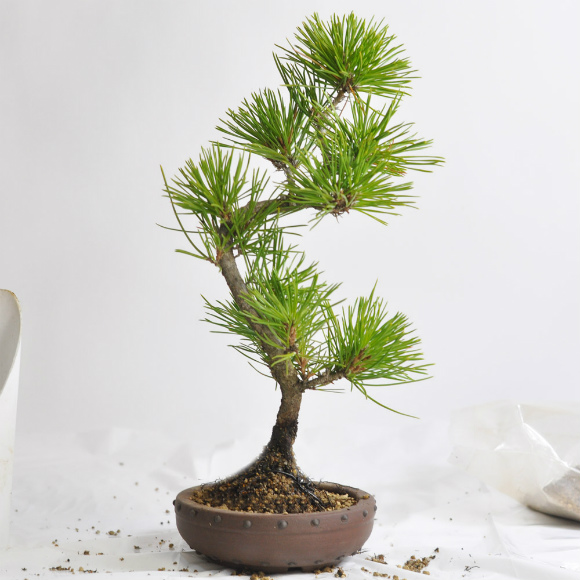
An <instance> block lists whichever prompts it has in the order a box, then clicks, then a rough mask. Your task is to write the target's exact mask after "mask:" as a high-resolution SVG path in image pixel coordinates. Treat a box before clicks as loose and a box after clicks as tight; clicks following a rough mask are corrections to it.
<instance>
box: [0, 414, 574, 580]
mask: <svg viewBox="0 0 580 580" xmlns="http://www.w3.org/2000/svg"><path fill="white" fill-rule="evenodd" d="M446 430H447V426H446V425H444V424H438V423H428V422H423V421H421V422H419V421H410V423H409V424H408V426H406V427H405V428H404V429H403V431H402V434H401V437H400V440H398V441H397V442H395V444H391V445H389V444H387V442H384V446H383V447H381V446H379V445H373V446H372V449H370V450H369V446H368V436H370V437H371V438H374V439H372V440H374V441H377V442H379V441H380V439H379V440H377V439H376V437H377V436H378V434H377V433H370V434H367V439H366V444H364V442H363V441H360V442H353V441H352V439H353V438H352V433H351V435H350V436H347V435H346V434H342V435H341V434H338V435H337V439H338V441H339V443H341V445H343V447H344V448H345V449H344V451H346V452H347V453H349V454H350V455H351V456H352V457H353V463H354V467H355V469H356V470H357V472H358V476H357V477H358V478H359V481H356V482H353V481H342V483H346V484H354V485H358V486H360V487H362V488H363V489H366V490H367V491H370V492H372V493H374V494H375V496H376V498H377V503H378V506H379V509H378V512H377V516H376V522H375V529H374V531H373V534H372V536H371V538H370V539H369V541H368V542H367V544H366V545H365V550H366V551H365V552H364V553H363V554H360V555H357V556H354V557H351V558H349V559H347V560H346V561H345V562H344V565H343V569H344V571H345V572H346V574H347V576H348V577H349V578H355V579H362V578H366V579H369V580H370V579H371V578H373V576H372V572H374V571H377V572H381V573H387V574H389V575H391V576H393V575H398V576H399V578H400V580H402V579H404V578H406V579H407V580H412V579H413V578H419V575H418V574H417V573H414V572H410V571H405V570H401V569H400V568H398V567H397V564H399V565H401V564H403V563H404V562H405V561H406V560H407V559H408V558H409V557H410V556H411V555H415V556H417V557H423V556H430V555H433V554H435V555H436V558H435V559H434V560H432V562H431V563H430V565H429V566H428V568H426V570H427V571H429V572H430V577H431V578H435V579H441V580H455V579H463V578H466V579H468V580H469V579H471V580H477V579H480V578H485V579H489V580H491V579H493V580H507V579H514V578H517V579H522V580H568V579H569V580H572V579H576V580H577V579H578V578H579V576H580V524H578V523H576V522H572V521H567V520H564V519H559V518H556V517H552V516H547V515H544V514H540V513H537V512H534V511H532V510H530V509H528V508H525V507H523V506H521V505H520V504H518V503H517V502H516V501H515V500H512V499H510V498H508V497H506V496H502V495H500V494H499V493H498V492H495V491H493V490H488V489H487V488H486V487H485V485H483V484H481V483H480V482H479V481H478V480H477V479H475V478H474V477H473V476H471V475H469V474H466V473H463V472H462V471H461V470H459V469H458V468H456V467H455V466H453V465H450V464H448V463H447V461H446V459H445V458H446V456H447V455H448V453H449V450H450V444H449V442H448V441H447V436H446ZM308 434H309V431H308V430H307V429H305V432H304V435H305V436H307V435H308ZM309 441H312V440H309ZM391 443H393V442H391ZM248 445H251V446H254V447H255V445H256V443H255V441H254V440H252V438H251V437H248V439H247V440H243V439H242V440H239V441H237V442H235V443H234V442H232V443H231V444H226V443H224V444H222V445H221V446H216V448H217V449H218V451H216V452H215V453H214V454H213V456H211V457H199V456H197V455H196V450H195V448H194V446H193V445H190V444H187V443H183V442H179V441H174V440H169V439H167V438H165V437H163V436H160V435H155V434H152V433H147V432H141V433H140V432H136V431H129V430H121V429H114V430H103V431H93V432H89V433H83V434H80V435H75V436H72V437H65V436H62V437H60V438H59V437H57V436H53V435H51V436H50V437H47V436H40V435H26V436H23V437H21V439H20V440H19V441H18V442H17V456H16V468H15V480H14V492H13V493H14V497H13V514H12V527H11V530H12V536H11V546H10V548H9V549H8V550H7V551H4V552H0V578H2V579H9V580H24V579H25V578H27V579H29V580H32V579H33V578H54V579H56V578H69V577H70V576H71V573H72V572H71V570H61V571H59V570H54V568H58V567H59V566H60V567H61V568H64V569H66V568H71V569H74V570H75V574H79V572H82V571H81V570H80V569H81V568H83V569H84V570H85V571H89V570H90V571H96V572H95V573H94V574H92V575H91V578H99V577H102V578H108V579H111V580H116V579H128V578H152V579H161V578H168V579H169V578H188V577H194V578H195V577H209V576H212V577H215V576H220V577H221V576H223V577H226V576H230V574H231V572H232V571H231V570H229V569H223V568H221V567H219V566H217V565H215V564H212V563H209V562H207V561H206V560H204V559H202V558H200V557H199V556H197V555H196V554H195V553H194V552H192V551H191V550H190V549H189V548H188V547H187V545H186V544H185V543H184V542H183V541H182V540H181V538H180V537H179V535H178V533H177V531H176V528H175V523H174V513H173V507H172V501H173V499H174V497H175V495H176V494H177V492H178V491H180V490H181V489H183V488H185V487H189V486H191V485H195V484H197V483H199V482H200V481H201V480H202V478H208V477H209V478H215V477H216V476H217V475H218V474H219V473H220V471H221V470H222V469H223V466H224V465H226V464H227V465H230V464H231V461H230V456H231V455H232V454H234V455H235V456H237V455H240V456H242V455H244V453H246V454H247V446H248ZM298 448H299V451H300V453H301V454H302V455H303V456H304V457H303V459H304V463H308V464H309V465H312V464H313V461H314V460H316V462H317V463H318V464H319V465H320V466H321V470H323V471H327V470H328V469H329V466H330V465H331V462H332V460H333V458H332V457H331V458H328V457H327V456H324V457H323V456H320V455H318V456H316V455H315V454H317V453H320V451H321V450H317V449H316V445H315V440H313V441H312V442H311V443H310V444H309V445H308V446H305V445H304V439H303V440H302V444H301V445H299V446H298ZM309 449H311V451H310V452H309V451H308V450H309ZM259 451H260V448H257V449H255V453H256V454H257V453H258V452H259ZM369 451H370V453H369ZM357 452H358V453H357ZM300 453H299V459H300ZM309 453H310V456H308V455H309ZM373 458H374V461H372V460H371V461H369V459H373ZM335 463H336V460H335ZM238 467H242V465H239V466H238ZM346 471H349V468H347V467H346V465H345V472H346ZM310 475H312V476H318V475H319V474H316V473H310ZM351 478H352V476H351ZM167 510H168V511H169V513H167ZM117 530H120V531H119V532H117ZM109 531H111V532H114V534H115V535H113V534H109V533H108V532H109ZM135 546H139V548H136V547H135ZM436 548H438V549H439V551H438V552H435V549H436ZM375 554H384V555H385V559H386V561H387V562H388V563H389V564H388V565H383V564H378V563H374V562H370V561H368V560H366V558H367V557H369V556H372V555H375ZM362 567H364V568H366V569H367V570H369V571H370V572H364V571H362V570H361V568H362ZM162 568H164V569H165V570H162ZM420 576H421V577H425V576H423V575H420ZM292 577H295V578H297V579H298V578H314V575H313V574H293V575H292ZM321 578H322V579H324V578H333V575H331V574H323V575H321Z"/></svg>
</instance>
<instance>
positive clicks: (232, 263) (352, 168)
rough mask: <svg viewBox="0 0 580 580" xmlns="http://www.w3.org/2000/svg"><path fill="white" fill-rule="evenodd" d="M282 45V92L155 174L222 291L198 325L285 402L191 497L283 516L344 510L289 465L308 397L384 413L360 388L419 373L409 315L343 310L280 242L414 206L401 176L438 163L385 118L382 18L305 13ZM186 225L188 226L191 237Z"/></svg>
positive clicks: (359, 307) (395, 56)
mask: <svg viewBox="0 0 580 580" xmlns="http://www.w3.org/2000/svg"><path fill="white" fill-rule="evenodd" d="M278 48H279V53H278V54H274V60H275V63H276V67H277V69H278V71H279V73H280V76H281V79H282V88H281V89H278V90H271V89H264V90H261V91H258V92H256V93H254V94H252V95H251V97H250V98H248V99H246V100H244V101H243V102H242V104H241V105H240V106H239V108H238V109H236V110H232V109H230V110H228V112H227V114H226V115H225V118H224V119H223V120H221V122H220V124H219V126H218V130H219V131H220V132H221V133H222V134H223V140H220V141H217V142H213V143H212V144H211V146H210V147H209V148H207V149H203V150H202V152H201V156H200V159H199V161H198V162H197V163H194V162H193V161H191V160H189V161H187V162H186V165H185V167H184V168H182V169H180V170H179V174H178V176H177V177H176V178H174V179H173V181H172V182H171V184H169V183H168V182H167V180H166V179H165V175H164V176H163V177H164V181H165V192H166V193H167V196H168V197H169V199H170V200H171V203H172V207H173V209H174V212H175V216H176V218H177V222H178V224H179V230H180V231H182V232H183V233H184V234H185V236H186V238H187V241H188V242H189V244H190V246H191V248H190V249H188V250H177V251H179V252H182V253H184V254H188V255H191V256H194V257H196V258H199V259H201V260H204V261H206V262H209V263H211V264H213V265H214V266H216V267H217V268H218V270H219V272H221V274H222V276H223V277H224V279H225V282H226V284H227V286H228V288H229V290H230V293H231V298H230V300H229V301H227V302H210V301H207V300H206V303H205V305H206V308H207V311H208V318H207V320H208V321H209V322H211V323H213V324H215V325H217V326H218V327H219V329H220V330H219V331H222V332H227V333H231V334H234V335H236V336H237V337H239V343H238V344H237V345H235V348H236V349H237V350H238V351H239V352H240V353H241V354H243V355H245V356H246V357H248V358H249V359H250V360H251V362H253V363H259V364H261V365H263V366H264V367H265V369H266V372H267V374H268V375H269V376H271V377H272V379H273V380H274V382H275V384H276V385H277V386H278V387H279V388H280V393H281V396H282V399H281V404H280V408H279V411H278V415H277V417H276V422H275V424H274V428H273V430H272V436H271V439H270V441H269V443H268V444H267V445H266V447H265V448H264V450H263V452H262V454H261V455H260V456H259V457H258V459H257V460H256V461H255V462H254V463H253V464H251V465H250V466H249V467H247V468H246V469H245V470H244V471H242V472H240V473H239V474H237V475H235V476H232V477H231V478H229V479H228V480H225V481H221V482H217V483H216V484H214V485H211V486H207V488H205V489H204V490H203V493H201V492H200V495H199V497H198V498H196V499H198V500H199V501H201V502H203V503H208V504H210V505H215V506H221V505H223V504H225V505H227V506H228V507H231V508H233V509H242V510H247V509H250V510H252V511H275V512H289V513H291V512H297V511H313V510H323V509H328V508H329V507H336V506H338V507H342V506H343V505H344V502H343V501H342V500H341V499H340V498H338V500H337V499H336V498H334V499H333V498H331V497H329V496H328V494H325V493H323V492H321V491H320V490H318V489H317V488H316V486H315V485H314V484H313V483H312V482H311V481H310V480H309V479H308V478H307V477H306V476H305V475H304V474H303V473H301V471H300V470H299V468H298V465H297V463H296V460H295V457H294V453H293V444H294V441H295V438H296V432H297V428H298V417H299V412H300V404H301V401H302V396H303V394H304V393H306V392H307V391H316V390H321V389H323V388H325V387H327V386H328V385H331V384H332V383H335V382H336V381H339V380H341V379H346V380H347V381H349V382H350V384H351V387H354V388H356V389H357V390H358V391H360V392H361V393H362V394H363V395H364V396H365V397H366V398H367V399H369V400H371V401H373V402H375V403H377V404H379V405H381V406H383V407H385V408H387V409H388V407H386V406H385V405H383V404H382V403H380V402H379V401H377V400H376V399H375V398H373V397H371V396H370V395H369V392H368V387H369V386H377V385H393V384H401V383H406V382H411V381H415V380H419V379H423V378H425V377H426V376H427V369H426V367H427V365H425V364H424V362H423V358H422V354H421V353H420V352H419V350H418V346H419V339H418V338H417V337H416V336H415V335H414V334H413V332H412V331H411V329H410V326H409V322H408V321H407V318H406V317H405V316H404V315H403V314H396V315H394V316H392V317H390V316H389V315H388V313H387V310H386V305H385V303H384V302H383V301H382V300H381V299H380V298H378V297H376V296H375V291H374V289H373V291H372V292H371V293H370V296H368V297H361V298H358V299H357V300H356V302H355V303H354V305H352V306H349V307H348V308H346V309H345V308H342V309H341V310H340V311H339V310H338V309H337V305H338V304H339V300H338V299H337V298H336V296H337V290H338V284H328V283H327V282H325V281H323V280H322V277H321V275H320V273H319V271H318V269H317V264H307V263H306V260H305V256H304V254H303V253H302V252H300V251H299V250H298V249H297V247H296V246H294V245H290V244H289V243H288V242H287V234H288V228H289V227H290V226H291V225H295V224H296V221H297V219H296V216H297V215H299V216H300V220H302V221H301V223H304V224H306V223H311V224H312V225H313V226H315V225H316V224H318V223H319V222H320V220H321V219H323V218H324V217H326V216H333V217H335V218H339V217H341V216H343V215H344V214H348V213H349V212H351V211H358V212H361V213H363V214H366V215H368V216H370V217H372V218H374V219H376V220H378V221H379V222H381V223H384V222H383V217H384V216H385V215H389V214H392V215H394V214H395V212H396V211H397V210H398V209H399V208H400V207H403V206H409V205H412V204H413V198H412V197H411V196H409V195H408V194H407V193H406V192H408V191H409V190H410V189H411V187H412V183H410V182H408V181H402V180H401V179H400V178H402V177H403V176H404V175H405V174H406V172H407V170H410V169H412V170H418V171H426V170H428V169H429V166H433V165H436V164H438V163H440V159H439V158H435V157H426V156H422V155H421V154H418V152H421V151H422V150H424V149H426V148H427V147H428V146H429V145H430V141H425V140H422V139H418V138H417V137H416V136H415V135H413V134H411V133H410V130H411V126H412V125H411V124H405V123H399V124H396V123H394V122H393V118H394V116H395V113H396V112H397V110H398V108H399V105H400V102H401V99H402V98H403V96H405V95H407V94H408V89H409V85H410V81H411V79H412V74H413V71H412V70H411V67H410V63H409V61H408V60H407V59H406V58H404V57H403V50H402V48H401V46H399V45H397V44H396V43H395V37H394V36H392V35H389V34H388V32H387V27H386V26H384V25H383V24H382V23H381V22H375V21H370V22H369V23H367V22H365V20H363V19H360V18H357V17H356V16H355V15H353V14H350V15H348V16H345V17H338V16H333V17H331V18H330V20H329V21H328V22H323V21H321V19H320V18H319V16H318V15H317V14H314V15H313V16H312V17H310V18H309V19H307V20H306V21H305V22H304V24H303V25H302V27H301V28H298V30H297V33H296V34H295V39H294V42H293V43H292V42H291V43H288V45H287V46H285V47H278ZM254 157H261V158H264V159H266V160H268V161H269V162H270V164H271V166H273V170H274V171H275V178H276V179H274V180H272V181H270V180H269V178H268V176H267V174H266V172H265V171H263V170H259V169H251V166H250V164H251V162H252V159H253V158H254ZM184 215H189V216H193V218H194V219H195V220H196V226H194V227H193V228H189V227H186V225H185V223H184V218H183V216H184ZM290 216H291V218H290V219H288V218H289V217H290ZM303 216H306V217H303ZM292 233H295V230H294V229H293V230H292ZM390 410H392V409H390ZM274 488H277V489H278V490H279V492H280V490H284V491H283V493H282V494H280V493H279V492H278V493H277V494H274V493H273V491H272V490H273V489H274ZM279 495H282V496H283V497H278V496H279ZM337 502H338V503H337Z"/></svg>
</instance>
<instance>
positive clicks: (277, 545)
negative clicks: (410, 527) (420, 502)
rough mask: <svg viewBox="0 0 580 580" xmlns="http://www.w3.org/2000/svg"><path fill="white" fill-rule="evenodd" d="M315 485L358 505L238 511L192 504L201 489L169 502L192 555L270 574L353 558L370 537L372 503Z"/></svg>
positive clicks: (353, 492)
mask: <svg viewBox="0 0 580 580" xmlns="http://www.w3.org/2000/svg"><path fill="white" fill-rule="evenodd" d="M318 485H319V486H320V487H321V488H322V489H325V490H326V491H329V492H334V493H340V494H345V493H346V494H348V495H350V496H351V497H354V498H355V499H357V500H358V501H357V503H356V504H355V505H353V506H351V507H348V508H343V509H340V510H331V511H324V512H312V513H300V514H262V513H253V512H238V511H233V510H225V509H218V508H213V507H208V506H205V505H202V504H199V503H197V502H195V501H193V500H192V499H190V498H191V495H192V493H193V492H194V491H195V490H197V489H199V487H201V486H199V487H192V488H189V489H185V490H183V491H182V492H180V493H179V494H178V495H177V498H176V500H175V501H174V505H175V514H176V519H177V529H178V530H179V533H180V534H181V537H182V538H183V539H184V540H185V541H186V542H187V543H188V544H189V546H190V547H191V548H192V549H194V550H195V551H196V552H198V553H199V554H202V555H204V556H206V557H207V558H210V559H211V560H214V561H216V562H218V563H220V564H222V565H224V566H227V567H230V568H244V569H248V570H260V571H263V572H268V573H276V572H291V571H294V570H302V571H303V572H312V571H313V570H317V569H319V568H323V567H325V566H337V565H340V564H341V563H342V561H343V560H344V559H345V558H346V557H348V556H351V555H354V554H356V553H357V552H358V551H359V550H360V549H361V548H362V546H363V544H364V543H365V542H366V540H367V539H368V537H369V536H370V535H371V531H372V529H373V522H374V515H375V511H376V509H377V507H376V502H375V498H374V497H373V496H371V495H370V494H368V493H367V492H365V491H362V490H360V489H355V488H353V487H347V486H344V485H339V484H336V483H327V482H321V483H320V484H318Z"/></svg>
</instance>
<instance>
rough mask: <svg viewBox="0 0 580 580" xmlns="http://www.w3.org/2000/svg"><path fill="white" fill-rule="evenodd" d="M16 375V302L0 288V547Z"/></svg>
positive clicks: (6, 512)
mask: <svg viewBox="0 0 580 580" xmlns="http://www.w3.org/2000/svg"><path fill="white" fill-rule="evenodd" d="M19 374H20V305H19V304H18V300H17V298H16V296H15V295H14V294H13V293H12V292H10V291H9V290H0V549H3V548H6V546H7V545H8V526H9V523H10V494H11V491H12V465H13V458H14V433H15V428H16V403H17V399H18V379H19Z"/></svg>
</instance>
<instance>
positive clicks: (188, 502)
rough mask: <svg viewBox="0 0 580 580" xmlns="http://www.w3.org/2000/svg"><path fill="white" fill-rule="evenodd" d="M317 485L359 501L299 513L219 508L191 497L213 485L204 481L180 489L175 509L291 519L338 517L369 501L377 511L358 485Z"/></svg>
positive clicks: (331, 483) (364, 505)
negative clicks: (330, 508) (335, 508)
mask: <svg viewBox="0 0 580 580" xmlns="http://www.w3.org/2000/svg"><path fill="white" fill-rule="evenodd" d="M315 483H316V485H318V486H320V487H321V488H322V489H324V490H326V491H330V492H333V493H346V494H348V495H350V496H351V497H353V498H355V499H356V500H357V503H355V504H354V505H352V506H350V507H345V508H340V509H337V510H325V511H315V512H298V513H292V514H290V513H288V514H286V513H262V512H252V511H250V512H248V511H239V510H231V509H228V508H225V509H224V508H217V507H212V506H208V505H205V504H202V503H198V502H196V501H195V500H193V499H191V497H190V496H191V494H192V493H193V492H194V491H196V490H198V489H200V488H202V487H204V486H207V485H211V484H208V483H202V484H200V485H196V486H193V487H189V488H187V489H184V490H182V491H180V492H179V493H178V494H177V497H176V498H175V501H174V502H173V503H174V506H175V510H176V511H177V512H179V511H181V509H180V507H179V505H180V503H181V504H183V505H185V506H186V507H189V508H190V509H191V508H193V509H196V510H199V511H201V510H203V511H205V512H207V513H209V514H214V515H224V514H227V516H228V518H240V519H247V518H248V516H249V515H251V516H252V518H259V519H264V520H265V519H268V518H272V519H273V518H277V519H279V518H280V517H281V516H284V518H291V519H297V518H301V517H304V516H305V515H306V514H307V515H309V516H311V517H316V518H333V517H336V515H337V514H341V513H343V512H344V513H346V512H349V511H352V510H354V509H358V510H360V509H362V508H364V507H366V504H367V503H368V507H371V508H374V511H376V501H375V498H374V496H373V495H372V494H370V493H368V492H366V491H363V490H362V489H358V488H356V487H350V486H348V485H342V484H340V483H334V482H330V481H317V482H315Z"/></svg>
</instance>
